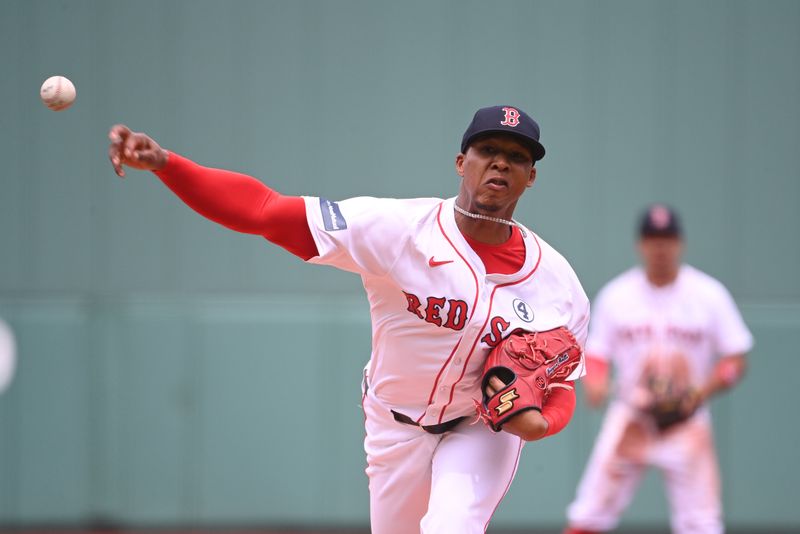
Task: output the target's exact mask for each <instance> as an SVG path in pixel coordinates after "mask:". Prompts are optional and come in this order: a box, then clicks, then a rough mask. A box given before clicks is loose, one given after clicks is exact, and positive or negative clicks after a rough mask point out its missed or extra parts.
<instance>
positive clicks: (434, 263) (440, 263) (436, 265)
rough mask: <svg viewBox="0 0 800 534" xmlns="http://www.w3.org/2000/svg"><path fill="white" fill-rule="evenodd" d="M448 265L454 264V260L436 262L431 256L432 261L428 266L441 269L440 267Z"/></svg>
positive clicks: (430, 260) (429, 261)
mask: <svg viewBox="0 0 800 534" xmlns="http://www.w3.org/2000/svg"><path fill="white" fill-rule="evenodd" d="M447 263H453V260H444V261H436V260H434V259H433V256H431V259H429V260H428V265H429V266H430V267H439V266H440V265H445V264H447Z"/></svg>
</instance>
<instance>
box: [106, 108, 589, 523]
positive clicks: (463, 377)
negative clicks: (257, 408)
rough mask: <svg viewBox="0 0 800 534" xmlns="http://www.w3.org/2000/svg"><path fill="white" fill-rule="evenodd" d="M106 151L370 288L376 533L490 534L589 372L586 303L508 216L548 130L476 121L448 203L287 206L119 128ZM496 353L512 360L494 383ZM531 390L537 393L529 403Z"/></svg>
mask: <svg viewBox="0 0 800 534" xmlns="http://www.w3.org/2000/svg"><path fill="white" fill-rule="evenodd" d="M109 138H110V140H111V145H110V148H109V157H110V159H111V162H112V165H113V166H114V168H115V170H116V172H117V174H119V175H120V176H121V175H123V174H124V169H123V166H129V167H133V168H138V169H146V170H151V171H154V172H155V174H156V175H157V176H158V177H159V178H160V179H161V180H162V181H163V182H164V184H166V185H167V187H169V188H170V189H171V190H172V191H173V192H174V193H175V194H176V195H178V196H179V197H180V198H181V199H182V200H183V201H184V202H185V203H186V204H188V205H189V206H190V207H191V208H193V209H194V210H196V211H197V212H199V213H200V214H202V215H204V216H205V217H208V218H209V219H211V220H213V221H216V222H218V223H220V224H223V225H225V226H227V227H229V228H231V229H233V230H236V231H239V232H246V233H250V234H255V235H260V236H263V237H265V238H266V239H268V240H269V241H271V242H273V243H275V244H277V245H279V246H281V247H283V248H285V249H286V250H288V251H289V252H291V253H292V254H295V255H296V256H298V257H300V258H301V259H303V260H304V261H307V262H309V263H316V264H323V265H330V266H333V267H336V268H339V269H343V270H345V271H350V272H352V273H355V274H357V275H358V276H360V277H361V280H362V282H363V285H364V289H365V290H366V293H367V297H368V300H369V303H370V313H371V320H372V353H371V355H370V357H369V361H368V363H367V364H366V367H365V369H364V375H363V381H362V391H363V408H364V414H365V427H366V438H365V440H364V448H365V451H366V455H367V469H366V472H367V475H368V477H369V489H370V516H371V519H370V521H371V526H372V532H373V533H375V534H409V533H413V532H423V533H427V534H434V533H435V534H447V533H452V534H465V533H467V534H469V533H481V532H484V531H485V529H486V528H487V526H488V524H489V521H490V519H491V517H492V514H493V513H494V511H495V509H496V508H497V506H498V505H499V503H500V500H501V499H502V498H503V496H504V495H505V493H506V492H507V491H508V488H509V485H510V484H511V480H512V479H513V477H514V473H515V471H516V469H517V462H518V460H519V457H520V451H521V450H522V446H523V444H524V443H525V442H526V441H534V440H538V439H541V438H543V437H545V436H549V435H552V434H555V433H556V432H558V431H559V430H561V429H562V428H563V427H564V426H565V425H566V424H567V422H568V421H569V420H570V417H571V416H572V412H573V410H574V406H575V393H574V391H573V389H572V387H571V385H570V384H571V382H572V381H574V380H575V379H576V378H578V377H579V376H581V375H582V374H583V372H584V365H583V359H582V352H583V351H582V349H581V347H582V344H583V342H584V341H585V337H586V334H587V325H588V320H589V303H588V299H587V297H586V295H585V294H584V291H583V289H582V288H581V285H580V283H579V282H578V279H577V277H576V276H575V273H574V272H573V270H572V268H571V267H570V265H569V264H568V263H567V261H566V260H565V259H564V258H563V257H562V256H561V255H560V254H559V253H558V252H556V251H555V250H554V249H553V248H552V247H551V246H550V245H548V244H547V243H546V242H545V241H544V240H543V239H541V238H540V237H539V236H537V235H536V234H535V233H534V232H533V231H532V230H530V229H529V228H527V227H525V226H523V225H522V224H521V223H518V222H516V221H515V220H514V219H513V218H512V217H513V214H514V209H515V207H516V205H517V201H518V200H519V198H520V196H521V195H522V194H523V193H524V192H525V191H526V190H527V189H528V188H530V187H531V186H532V185H533V183H534V180H535V178H536V167H535V163H536V162H537V161H538V160H540V159H541V158H542V157H544V154H545V150H544V147H543V146H542V145H541V143H540V142H539V126H538V125H537V124H536V122H535V121H534V120H533V119H531V118H530V117H529V116H528V115H527V114H526V113H524V112H523V111H521V110H520V109H519V108H515V107H512V106H494V107H490V108H483V109H480V110H478V112H477V113H476V114H475V116H474V118H473V120H472V122H471V123H470V124H469V126H468V128H467V130H466V132H465V133H464V136H463V138H462V142H461V150H460V152H459V153H458V155H457V156H456V159H455V171H456V173H457V174H458V175H459V176H460V177H461V182H460V188H459V191H458V195H457V196H456V197H454V198H449V199H438V198H417V199H406V200H400V199H393V198H369V197H359V198H350V199H347V200H340V201H334V200H330V199H326V198H319V197H313V196H307V197H290V196H285V195H281V194H279V193H278V192H276V191H274V190H272V189H270V188H269V187H267V186H266V185H264V184H263V183H262V182H260V181H258V180H256V179H255V178H252V177H249V176H246V175H243V174H238V173H234V172H230V171H225V170H220V169H212V168H208V167H203V166H200V165H198V164H196V163H194V162H192V161H190V160H189V159H187V158H185V157H182V156H180V155H178V154H176V153H174V152H168V151H166V150H164V149H162V148H161V147H160V146H159V145H158V144H157V143H156V142H155V141H154V140H153V139H151V138H150V137H148V136H146V135H145V134H142V133H135V132H131V131H130V130H129V129H128V128H127V127H125V126H122V125H118V126H114V127H113V128H112V129H111V131H110V133H109ZM415 171H418V169H415ZM533 334H536V336H535V338H534V336H533ZM512 336H513V337H512ZM526 336H527V337H526ZM510 337H511V338H512V339H514V340H516V341H515V343H516V344H515V345H514V350H513V351H506V350H505V349H504V347H505V342H506V340H507V339H509V338H510ZM520 340H522V342H520ZM555 340H559V343H556V342H555ZM556 347H559V348H558V350H556ZM494 349H498V352H497V353H496V354H498V355H499V354H500V353H501V352H502V354H511V356H509V357H508V358H497V359H496V362H497V365H492V366H491V367H490V368H489V369H486V368H485V367H486V366H485V363H486V362H487V355H488V354H489V353H490V351H493V350H494ZM493 361H495V360H493ZM518 364H519V365H518ZM523 369H525V372H523V371H522V370H523ZM529 369H530V372H528V370H529ZM529 377H530V378H531V380H535V383H536V384H538V385H540V386H541V387H539V386H537V387H536V388H526V387H524V382H525V381H526V380H527V379H528V378H529ZM511 415H513V417H510V416H511ZM479 419H484V420H485V421H486V422H487V424H486V425H484V424H482V423H480V422H479ZM476 421H477V424H475V423H476Z"/></svg>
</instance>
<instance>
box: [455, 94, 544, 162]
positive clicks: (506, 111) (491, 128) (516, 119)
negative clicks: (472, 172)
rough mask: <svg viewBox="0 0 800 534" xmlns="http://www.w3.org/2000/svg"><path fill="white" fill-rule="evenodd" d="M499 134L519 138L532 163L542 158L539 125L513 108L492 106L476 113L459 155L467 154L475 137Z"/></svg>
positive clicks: (465, 133) (522, 112)
mask: <svg viewBox="0 0 800 534" xmlns="http://www.w3.org/2000/svg"><path fill="white" fill-rule="evenodd" d="M499 132H503V133H510V134H512V135H515V136H517V137H519V138H520V141H521V142H522V143H523V144H524V145H525V146H527V147H528V148H529V149H530V151H531V156H533V161H539V160H540V159H542V158H543V157H544V147H543V146H542V144H541V143H540V142H539V125H538V124H536V121H535V120H533V119H532V118H530V116H529V115H528V114H527V113H525V112H524V111H522V110H521V109H519V108H516V107H514V106H492V107H489V108H481V109H479V110H478V111H476V112H475V116H474V117H472V122H471V123H469V126H468V127H467V131H466V132H464V137H463V138H462V139H461V153H462V154H465V153H466V152H467V148H468V147H469V145H470V143H472V141H474V140H475V138H476V137H478V136H480V135H484V134H491V133H499Z"/></svg>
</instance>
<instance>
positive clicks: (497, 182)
mask: <svg viewBox="0 0 800 534" xmlns="http://www.w3.org/2000/svg"><path fill="white" fill-rule="evenodd" d="M486 185H487V186H488V187H489V189H507V188H508V181H506V180H504V179H502V178H490V179H489V180H487V181H486Z"/></svg>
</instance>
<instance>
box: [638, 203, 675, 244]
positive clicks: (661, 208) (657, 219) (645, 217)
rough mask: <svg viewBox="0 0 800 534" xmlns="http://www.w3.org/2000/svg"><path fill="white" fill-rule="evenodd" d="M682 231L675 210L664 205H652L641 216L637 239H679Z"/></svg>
mask: <svg viewBox="0 0 800 534" xmlns="http://www.w3.org/2000/svg"><path fill="white" fill-rule="evenodd" d="M682 235H683V229H682V228H681V221H680V218H679V217H678V214H677V213H675V210H673V209H672V208H670V207H669V206H666V205H664V204H652V205H650V206H648V208H647V209H646V210H645V212H644V213H643V214H642V219H641V221H640V222H639V237H681V236H682Z"/></svg>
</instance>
